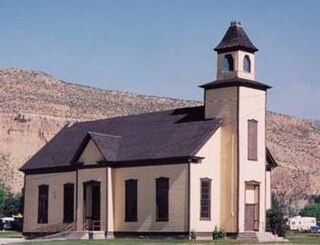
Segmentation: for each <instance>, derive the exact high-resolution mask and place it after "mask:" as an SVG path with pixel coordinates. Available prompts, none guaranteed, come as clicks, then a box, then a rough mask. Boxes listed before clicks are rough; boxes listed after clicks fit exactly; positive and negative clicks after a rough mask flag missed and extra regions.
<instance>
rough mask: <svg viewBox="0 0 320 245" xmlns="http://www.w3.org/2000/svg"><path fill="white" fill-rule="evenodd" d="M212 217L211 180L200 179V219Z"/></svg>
mask: <svg viewBox="0 0 320 245" xmlns="http://www.w3.org/2000/svg"><path fill="white" fill-rule="evenodd" d="M210 218H211V180H210V179H208V178H205V179H201V180H200V219H205V220H208V219H210Z"/></svg>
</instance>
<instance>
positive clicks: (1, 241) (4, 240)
mask: <svg viewBox="0 0 320 245" xmlns="http://www.w3.org/2000/svg"><path fill="white" fill-rule="evenodd" d="M25 241H26V240H25V239H24V238H0V245H3V244H18V243H21V242H25Z"/></svg>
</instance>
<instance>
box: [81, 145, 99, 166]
mask: <svg viewBox="0 0 320 245" xmlns="http://www.w3.org/2000/svg"><path fill="white" fill-rule="evenodd" d="M102 160H104V157H103V156H102V154H101V153H100V151H99V149H98V147H97V146H96V144H95V143H94V142H93V140H92V139H91V140H90V141H89V142H88V144H87V146H86V148H85V149H84V151H83V152H82V154H81V156H80V157H79V159H78V162H83V163H84V164H87V165H88V164H96V163H97V162H98V161H102Z"/></svg>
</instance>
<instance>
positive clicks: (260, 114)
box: [239, 87, 266, 232]
mask: <svg viewBox="0 0 320 245" xmlns="http://www.w3.org/2000/svg"><path fill="white" fill-rule="evenodd" d="M239 96H240V102H239V210H240V212H239V231H240V232H241V231H244V222H245V221H244V219H245V193H246V191H245V182H246V181H252V180H253V181H257V182H259V184H260V190H259V192H260V199H259V203H260V209H259V210H260V213H259V216H260V221H259V230H264V229H265V203H266V201H265V196H266V195H265V190H266V187H265V183H266V181H265V176H266V174H265V161H266V144H265V109H266V108H265V105H266V93H265V91H262V90H257V89H251V88H246V87H240V91H239ZM250 119H255V120H257V121H258V149H257V150H258V160H257V161H251V160H248V120H250Z"/></svg>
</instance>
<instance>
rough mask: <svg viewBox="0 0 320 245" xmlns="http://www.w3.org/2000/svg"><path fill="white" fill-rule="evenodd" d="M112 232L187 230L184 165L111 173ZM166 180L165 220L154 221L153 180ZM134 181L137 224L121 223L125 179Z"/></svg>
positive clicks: (123, 211)
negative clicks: (136, 191) (136, 181)
mask: <svg viewBox="0 0 320 245" xmlns="http://www.w3.org/2000/svg"><path fill="white" fill-rule="evenodd" d="M112 172H113V173H112V178H113V180H114V182H113V195H114V219H115V220H114V230H115V231H122V232H130V231H138V232H158V231H165V232H186V231H188V201H187V200H188V164H175V165H162V166H146V167H134V168H117V169H113V170H112ZM159 177H167V178H169V221H168V222H157V221H156V217H155V215H156V193H155V179H157V178H159ZM127 179H137V180H138V222H125V199H124V197H125V196H124V195H125V185H124V184H125V180H127Z"/></svg>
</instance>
